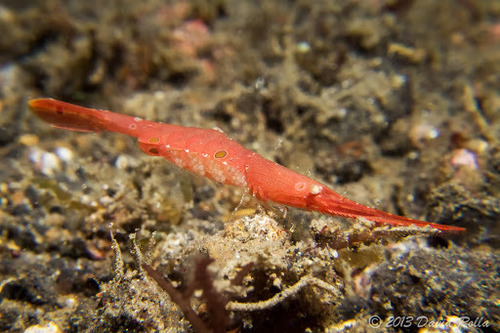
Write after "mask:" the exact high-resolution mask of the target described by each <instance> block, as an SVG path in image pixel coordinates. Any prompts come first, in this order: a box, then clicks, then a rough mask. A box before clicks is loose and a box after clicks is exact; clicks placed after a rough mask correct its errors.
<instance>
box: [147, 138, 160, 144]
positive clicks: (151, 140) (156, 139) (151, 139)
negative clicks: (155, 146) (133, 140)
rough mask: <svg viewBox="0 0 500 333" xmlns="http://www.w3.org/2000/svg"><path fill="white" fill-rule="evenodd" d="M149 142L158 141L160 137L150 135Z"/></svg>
mask: <svg viewBox="0 0 500 333" xmlns="http://www.w3.org/2000/svg"><path fill="white" fill-rule="evenodd" d="M148 142H149V143H158V142H160V138H159V137H157V136H155V137H152V138H150V139H149V140H148Z"/></svg>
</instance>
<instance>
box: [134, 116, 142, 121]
mask: <svg viewBox="0 0 500 333" xmlns="http://www.w3.org/2000/svg"><path fill="white" fill-rule="evenodd" d="M134 120H135V121H142V118H139V117H134Z"/></svg>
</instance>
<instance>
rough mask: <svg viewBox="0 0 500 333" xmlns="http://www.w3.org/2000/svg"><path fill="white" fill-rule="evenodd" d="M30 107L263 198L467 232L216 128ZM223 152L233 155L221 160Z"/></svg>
mask: <svg viewBox="0 0 500 333" xmlns="http://www.w3.org/2000/svg"><path fill="white" fill-rule="evenodd" d="M29 106H30V108H31V110H32V111H33V112H34V113H35V114H36V115H37V116H38V117H40V118H41V119H43V120H45V121H47V122H48V123H50V124H51V125H52V126H54V127H59V128H64V129H69V130H73V131H82V132H100V131H103V130H107V131H111V132H119V133H124V134H128V135H131V136H133V137H136V138H138V141H139V147H140V148H141V149H142V150H143V151H144V152H146V153H147V154H149V155H155V156H158V155H159V156H163V157H164V158H165V159H167V160H168V161H169V162H171V163H174V164H176V165H178V166H179V167H181V168H185V169H187V170H189V171H191V172H193V173H196V174H199V175H202V176H205V177H207V178H210V179H212V180H215V181H217V182H220V183H224V184H229V185H235V186H239V187H246V188H248V189H249V190H250V192H251V193H252V194H253V195H254V196H256V197H257V198H258V199H260V200H262V201H273V202H276V203H279V204H283V205H288V206H292V207H297V208H301V209H306V210H314V211H318V212H321V213H324V214H329V215H340V216H345V217H351V218H357V217H362V218H365V219H367V220H370V221H374V222H378V223H386V224H391V225H399V226H411V225H414V226H419V227H426V226H430V227H433V228H436V229H439V230H448V231H463V230H465V229H464V228H460V227H454V226H448V225H442V224H436V223H429V222H424V221H419V220H413V219H409V218H406V217H402V216H397V215H393V214H389V213H386V212H383V211H380V210H377V209H374V208H370V207H366V206H363V205H361V204H358V203H357V202H354V201H352V200H349V199H347V198H345V197H343V196H341V195H340V194H338V193H336V192H334V191H333V190H331V189H330V188H328V187H327V186H325V185H323V184H321V183H318V182H316V181H314V180H312V179H310V178H308V177H306V176H303V175H300V174H298V173H296V172H294V171H292V170H290V169H288V168H285V167H284V166H281V165H279V164H277V163H274V162H272V161H270V160H267V159H265V158H264V157H262V156H260V155H259V154H256V153H254V152H252V151H251V150H248V149H246V148H245V147H243V146H242V145H240V144H239V143H237V142H235V141H233V140H231V139H230V138H229V137H227V136H226V135H225V134H223V133H221V132H220V131H217V130H212V129H202V128H195V127H183V126H178V125H170V124H161V123H155V122H152V121H147V120H142V119H140V118H137V117H130V116H126V115H122V114H119V113H114V112H111V111H105V110H95V109H88V108H84V107H81V106H77V105H73V104H69V103H65V102H60V101H57V100H54V99H48V98H41V99H33V100H31V101H29ZM214 147H215V148H214ZM221 147H224V149H223V150H221V149H220V148H221ZM227 156H231V158H229V159H228V158H225V157H227Z"/></svg>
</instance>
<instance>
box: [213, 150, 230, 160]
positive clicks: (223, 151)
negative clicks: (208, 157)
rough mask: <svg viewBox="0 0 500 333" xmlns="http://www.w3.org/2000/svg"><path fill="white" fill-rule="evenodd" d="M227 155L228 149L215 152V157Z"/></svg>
mask: <svg viewBox="0 0 500 333" xmlns="http://www.w3.org/2000/svg"><path fill="white" fill-rule="evenodd" d="M226 156H227V151H225V150H219V151H218V152H216V153H215V154H214V157H215V158H224V157H226Z"/></svg>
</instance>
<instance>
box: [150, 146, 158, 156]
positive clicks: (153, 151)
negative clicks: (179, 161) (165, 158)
mask: <svg viewBox="0 0 500 333" xmlns="http://www.w3.org/2000/svg"><path fill="white" fill-rule="evenodd" d="M149 152H150V153H151V154H155V155H158V154H159V152H158V149H156V148H149Z"/></svg>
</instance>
